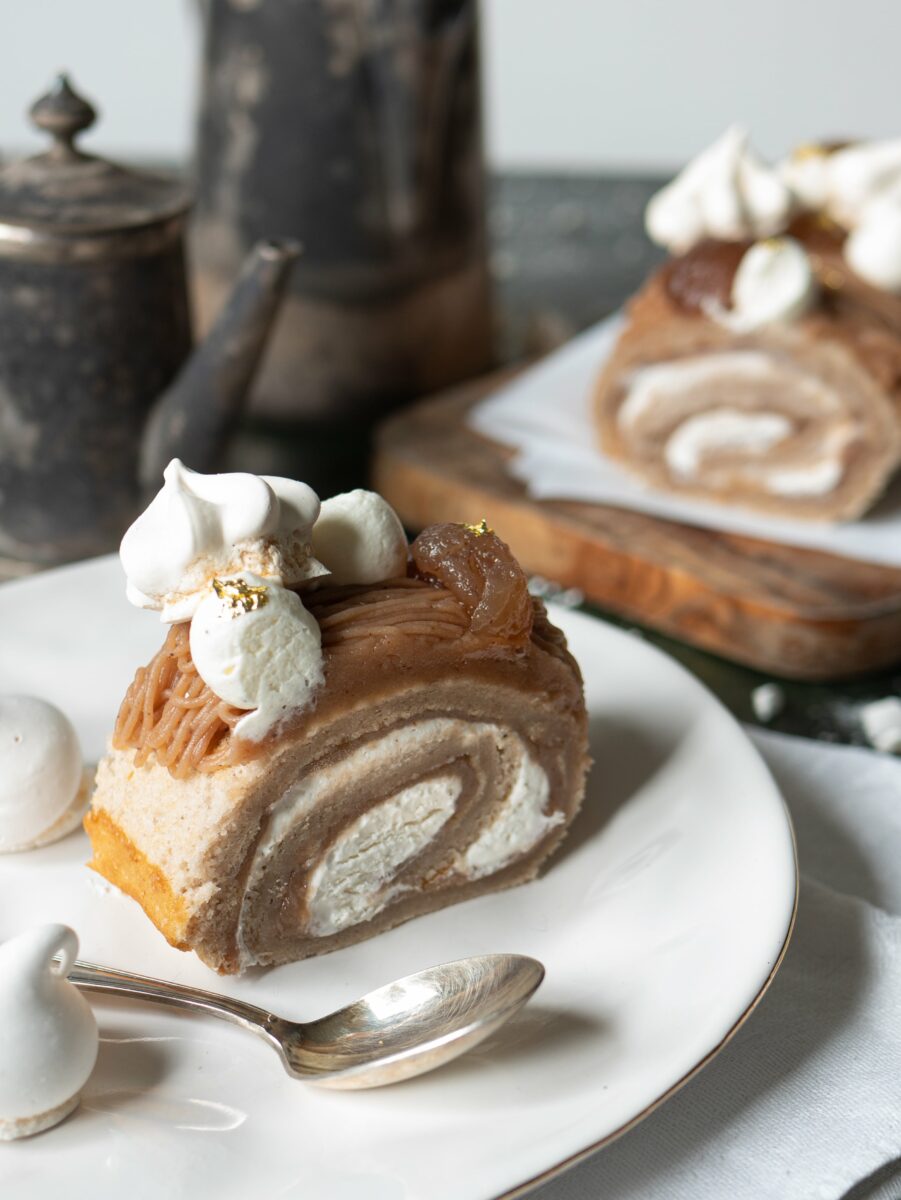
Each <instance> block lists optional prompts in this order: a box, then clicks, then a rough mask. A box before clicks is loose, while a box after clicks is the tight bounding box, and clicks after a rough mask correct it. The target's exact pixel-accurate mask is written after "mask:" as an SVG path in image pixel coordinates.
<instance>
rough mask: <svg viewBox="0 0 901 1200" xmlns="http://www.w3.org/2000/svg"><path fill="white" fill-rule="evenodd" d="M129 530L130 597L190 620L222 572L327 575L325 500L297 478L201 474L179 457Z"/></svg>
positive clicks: (122, 553)
mask: <svg viewBox="0 0 901 1200" xmlns="http://www.w3.org/2000/svg"><path fill="white" fill-rule="evenodd" d="M163 480H164V482H163V487H162V488H161V490H160V491H159V492H158V493H157V495H156V496H155V497H154V499H153V500H152V501H151V503H150V504H149V506H148V507H147V508H146V509H145V511H144V512H143V513H142V514H141V516H140V517H138V519H137V520H136V521H135V522H134V524H133V525H132V526H131V527H130V528H129V529H128V530H127V531H126V534H125V536H124V537H123V539H122V544H121V546H120V547H119V557H120V559H121V561H122V566H123V568H124V570H125V575H126V578H127V581H128V583H127V595H128V598H129V600H130V601H131V602H132V603H133V604H136V605H137V606H138V607H140V608H150V609H155V610H158V611H159V612H160V616H161V619H162V620H163V621H167V622H174V621H184V620H188V619H189V618H190V617H191V616H192V615H193V613H194V611H195V609H196V608H197V606H198V605H199V603H200V601H201V598H202V597H203V596H204V595H205V594H206V592H207V591H208V588H209V584H210V580H211V579H212V578H213V577H214V576H217V575H233V574H236V573H238V572H240V571H251V572H253V573H254V574H255V575H259V576H261V577H262V578H264V579H274V580H277V581H278V582H280V583H284V584H286V585H290V584H296V583H300V582H302V581H304V580H308V579H314V578H316V577H317V576H319V575H323V574H325V568H324V567H323V566H322V565H321V564H320V563H319V562H317V561H316V559H315V557H314V556H313V553H312V549H311V538H312V530H313V524H314V522H315V521H316V518H317V517H318V515H319V498H318V496H317V495H316V493H315V492H314V491H313V490H312V488H309V487H307V485H306V484H305V483H298V482H296V481H295V480H293V479H281V478H278V477H275V476H269V475H251V474H248V473H245V472H233V473H230V474H224V475H201V474H199V473H198V472H196V471H191V470H189V469H188V468H187V467H186V466H184V464H183V463H181V462H180V461H179V460H178V459H177V458H176V459H173V460H172V462H171V463H170V464H169V466H168V467H167V468H166V470H165V471H164V473H163Z"/></svg>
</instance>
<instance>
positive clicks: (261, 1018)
mask: <svg viewBox="0 0 901 1200" xmlns="http://www.w3.org/2000/svg"><path fill="white" fill-rule="evenodd" d="M69 979H70V980H71V982H72V983H74V984H76V986H77V987H80V988H82V989H83V990H84V991H87V992H106V993H109V994H112V995H120V996H130V997H131V998H132V999H136V1000H150V1001H152V1002H153V1003H155V1004H167V1005H169V1006H170V1007H171V1008H186V1009H190V1010H191V1011H192V1012H198V1013H204V1014H206V1015H207V1016H210V1017H220V1018H222V1020H225V1021H231V1022H233V1023H234V1024H235V1025H240V1026H241V1027H242V1028H243V1029H248V1030H250V1031H251V1033H256V1034H260V1035H261V1036H263V1037H265V1038H266V1039H267V1040H268V1041H270V1042H274V1041H276V1038H275V1036H274V1033H273V1030H274V1027H275V1026H276V1025H281V1024H283V1022H281V1021H280V1020H279V1018H278V1017H275V1016H273V1015H272V1013H268V1012H266V1011H265V1009H262V1008H257V1007H256V1006H255V1005H253V1004H245V1003H244V1001H243V1000H235V999H233V998H232V997H231V996H222V995H219V994H218V993H216V992H205V991H203V990H202V989H201V988H193V987H188V986H187V985H186V984H183V983H169V982H164V981H163V980H162V979H151V978H149V977H148V976H147V975H135V974H133V973H132V972H131V971H120V970H118V969H117V968H115V967H98V966H95V964H94V963H88V962H82V960H81V959H76V961H75V962H74V963H73V964H72V967H71V970H70V971H69Z"/></svg>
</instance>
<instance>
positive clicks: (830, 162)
mask: <svg viewBox="0 0 901 1200" xmlns="http://www.w3.org/2000/svg"><path fill="white" fill-rule="evenodd" d="M826 176H827V194H826V198H825V201H824V203H823V204H822V206H821V207H823V208H825V209H826V211H827V212H828V213H829V215H830V216H831V217H832V218H833V219H834V220H836V221H838V222H839V224H841V225H844V226H845V228H847V229H854V228H855V227H856V226H857V225H858V224H859V223H860V221H861V219H862V218H863V216H864V213H865V212H866V210H867V208H868V207H869V206H870V205H871V204H872V203H873V201H874V200H880V199H883V198H885V197H889V196H892V195H895V196H897V195H898V193H899V189H901V139H894V140H891V141H872V142H855V143H854V144H853V145H851V146H845V147H844V148H843V149H841V150H836V151H835V152H834V153H833V154H830V155H829V156H828V158H827V159H826Z"/></svg>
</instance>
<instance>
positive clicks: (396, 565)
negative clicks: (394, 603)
mask: <svg viewBox="0 0 901 1200" xmlns="http://www.w3.org/2000/svg"><path fill="white" fill-rule="evenodd" d="M313 553H314V554H315V555H316V557H317V559H318V560H319V561H320V562H321V563H322V564H323V566H325V567H326V568H327V569H328V570H329V572H330V573H331V580H330V582H334V583H380V582H381V581H382V580H383V579H394V578H396V577H397V576H398V575H404V574H405V573H406V569H407V538H406V535H405V533H404V528H403V526H402V525H401V523H400V518H399V517H398V515H397V513H396V512H395V511H394V509H393V508H392V507H391V505H390V504H388V502H387V501H386V500H383V499H382V497H381V496H380V495H379V494H378V493H377V492H367V491H363V490H362V489H361V488H357V489H356V491H353V492H343V493H342V494H341V495H340V496H332V498H331V499H330V500H324V501H323V503H322V510H321V512H320V514H319V520H318V521H317V522H316V524H315V525H314V526H313Z"/></svg>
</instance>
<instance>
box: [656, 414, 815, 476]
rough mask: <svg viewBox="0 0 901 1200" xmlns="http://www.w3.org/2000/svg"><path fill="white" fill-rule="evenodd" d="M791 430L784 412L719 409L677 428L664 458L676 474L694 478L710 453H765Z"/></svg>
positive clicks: (687, 421) (670, 439)
mask: <svg viewBox="0 0 901 1200" xmlns="http://www.w3.org/2000/svg"><path fill="white" fill-rule="evenodd" d="M791 430H792V425H791V422H790V421H789V420H788V419H787V418H786V417H784V416H783V415H782V414H781V413H774V412H753V413H752V412H745V411H742V410H740V409H734V408H725V407H724V408H715V409H711V410H707V411H705V412H699V413H695V414H693V415H692V416H690V417H689V418H688V419H687V420H685V421H683V422H682V424H681V425H679V426H677V427H676V429H674V430H673V432H672V433H671V434H670V436H669V438H668V439H667V442H666V447H665V449H664V457H665V459H666V463H667V466H668V467H669V469H670V470H671V471H672V472H673V474H674V475H678V476H680V477H681V478H685V479H692V478H694V477H695V476H696V475H697V474H698V470H699V468H700V467H701V465H702V463H703V460H704V457H705V455H707V454H710V453H712V452H716V451H721V450H742V451H743V452H744V453H745V454H765V453H766V452H767V451H768V450H770V449H771V448H772V447H773V446H775V445H777V444H778V443H779V442H781V441H783V440H784V439H785V438H786V437H788V435H789V434H790V433H791Z"/></svg>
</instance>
